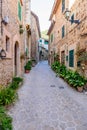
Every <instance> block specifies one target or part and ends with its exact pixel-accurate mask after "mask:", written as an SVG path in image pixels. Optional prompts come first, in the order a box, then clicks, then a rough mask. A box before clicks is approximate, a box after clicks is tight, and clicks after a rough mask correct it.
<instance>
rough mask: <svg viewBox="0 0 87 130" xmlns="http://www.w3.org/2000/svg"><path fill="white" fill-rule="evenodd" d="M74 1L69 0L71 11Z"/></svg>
mask: <svg viewBox="0 0 87 130" xmlns="http://www.w3.org/2000/svg"><path fill="white" fill-rule="evenodd" d="M74 2H75V0H69V9H71V7H72V5H73V4H74Z"/></svg>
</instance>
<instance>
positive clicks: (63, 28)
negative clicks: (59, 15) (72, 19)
mask: <svg viewBox="0 0 87 130" xmlns="http://www.w3.org/2000/svg"><path fill="white" fill-rule="evenodd" d="M64 36H65V26H63V27H62V38H63V37H64Z"/></svg>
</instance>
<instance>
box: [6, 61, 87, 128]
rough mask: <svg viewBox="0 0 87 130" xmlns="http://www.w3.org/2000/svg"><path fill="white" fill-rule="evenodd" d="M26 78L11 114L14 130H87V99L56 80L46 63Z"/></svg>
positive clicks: (37, 67)
mask: <svg viewBox="0 0 87 130" xmlns="http://www.w3.org/2000/svg"><path fill="white" fill-rule="evenodd" d="M24 78H25V80H24V84H23V86H22V87H21V88H20V89H19V90H18V95H19V100H18V101H17V102H16V103H15V105H14V106H13V107H12V108H11V109H10V111H9V114H10V115H11V116H12V117H13V126H14V129H13V130H87V95H85V94H84V93H78V92H77V91H75V90H73V89H72V88H71V87H69V86H68V85H67V84H66V83H65V82H64V81H63V80H62V79H60V78H58V77H56V76H55V73H54V72H53V71H52V70H51V69H50V67H49V66H48V64H47V62H46V61H45V62H40V63H38V64H37V65H36V67H34V68H33V69H32V70H31V72H30V73H29V74H25V77H24Z"/></svg>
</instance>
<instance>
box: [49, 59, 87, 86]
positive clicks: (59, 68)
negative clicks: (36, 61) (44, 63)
mask: <svg viewBox="0 0 87 130" xmlns="http://www.w3.org/2000/svg"><path fill="white" fill-rule="evenodd" d="M51 67H52V69H53V70H54V71H55V72H56V73H57V75H59V76H60V77H62V78H63V79H65V80H66V81H67V82H68V83H69V84H70V85H71V86H73V87H75V88H77V87H83V86H84V85H85V84H86V83H87V79H85V77H83V76H81V75H80V74H79V73H78V72H76V71H75V72H74V71H72V70H68V69H67V68H66V66H65V65H61V64H60V63H59V62H58V61H56V62H54V63H53V64H52V66H51Z"/></svg>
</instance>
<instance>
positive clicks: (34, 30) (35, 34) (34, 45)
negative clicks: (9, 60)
mask: <svg viewBox="0 0 87 130" xmlns="http://www.w3.org/2000/svg"><path fill="white" fill-rule="evenodd" d="M39 38H40V27H39V19H38V17H37V16H36V14H34V13H33V12H31V57H32V59H34V60H36V61H37V62H38V61H39V50H38V47H39V42H38V41H39Z"/></svg>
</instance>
